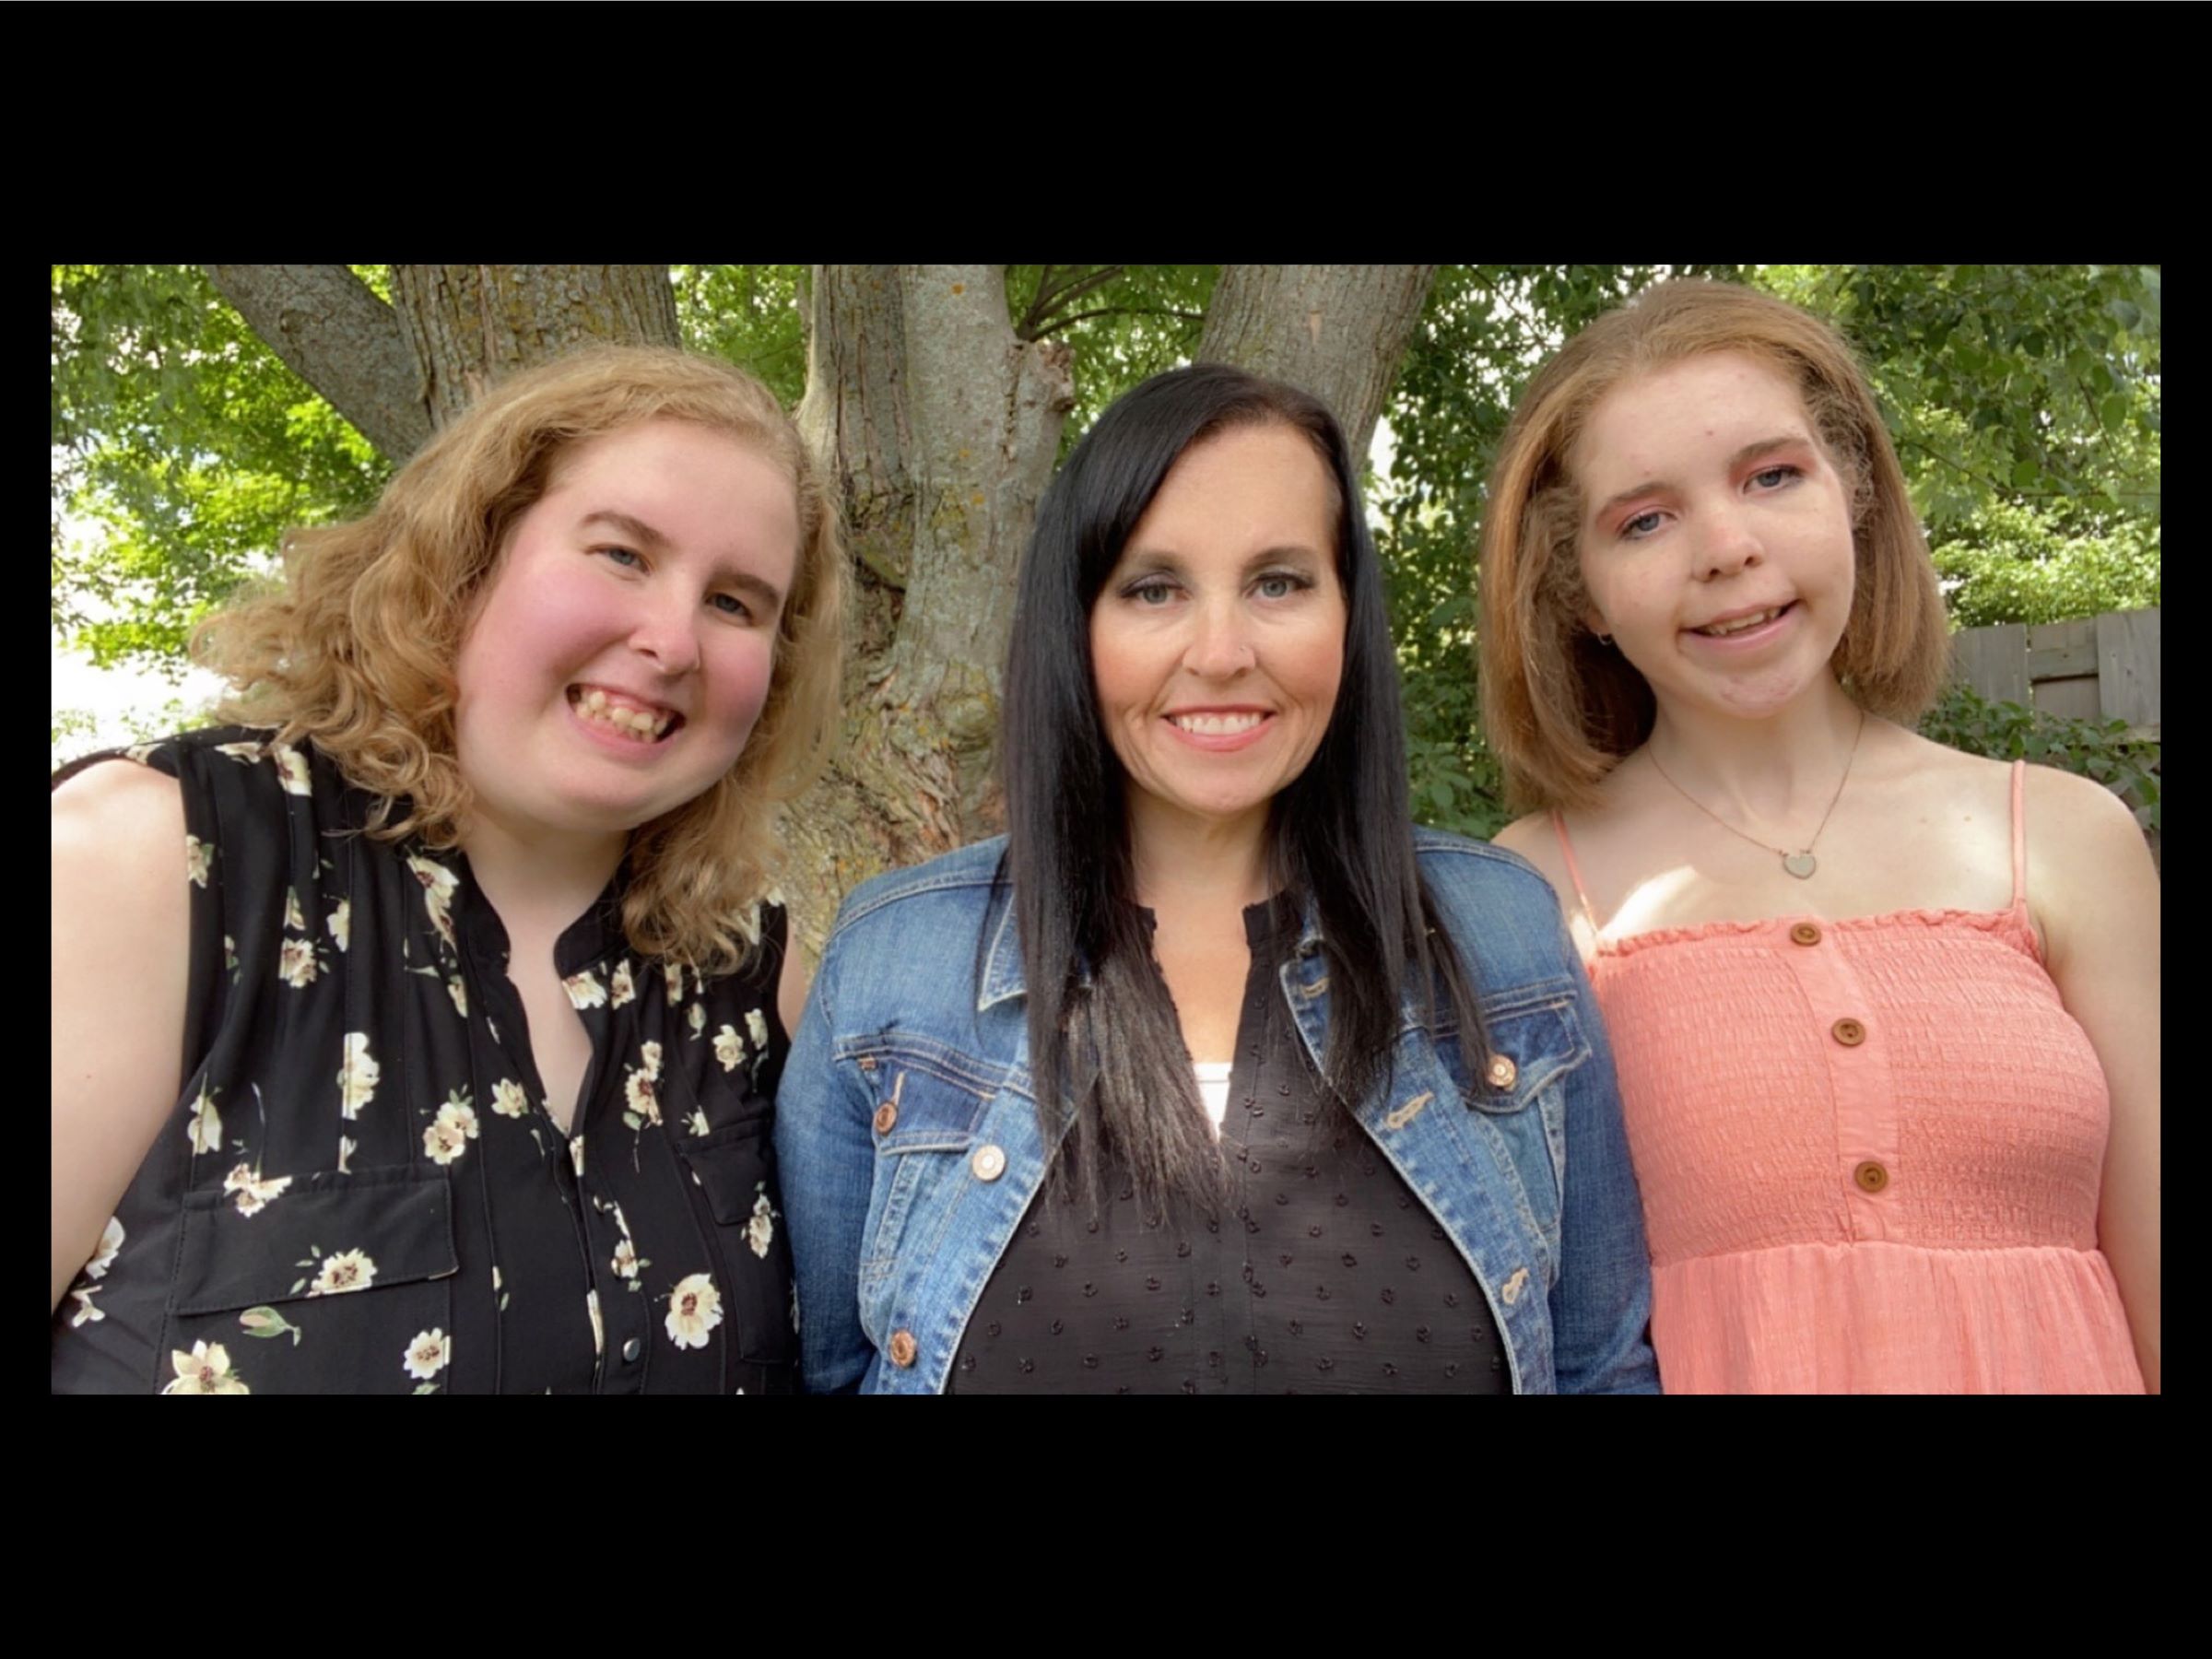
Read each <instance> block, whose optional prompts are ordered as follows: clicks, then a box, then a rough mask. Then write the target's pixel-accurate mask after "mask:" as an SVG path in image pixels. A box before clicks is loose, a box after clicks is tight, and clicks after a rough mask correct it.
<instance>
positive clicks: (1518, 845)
mask: <svg viewBox="0 0 2212 1659" xmlns="http://www.w3.org/2000/svg"><path fill="white" fill-rule="evenodd" d="M1490 842H1491V844H1492V845H1493V846H1500V847H1503V848H1504V849H1505V850H1506V851H1507V852H1508V853H1519V854H1520V855H1521V856H1522V857H1524V858H1525V859H1527V860H1528V862H1529V863H1530V864H1533V865H1535V866H1536V868H1537V869H1539V870H1541V871H1543V872H1544V874H1545V875H1546V876H1547V877H1549V878H1550V880H1551V883H1552V885H1553V886H1554V887H1557V886H1559V884H1560V883H1561V882H1563V881H1565V880H1566V879H1567V865H1566V862H1565V860H1563V859H1562V858H1560V856H1559V835H1558V833H1557V832H1556V831H1555V830H1553V829H1552V827H1551V814H1550V813H1548V812H1532V813H1530V814H1529V815H1528V816H1527V817H1526V818H1515V819H1514V820H1513V821H1512V823H1510V824H1508V825H1507V826H1506V827H1505V828H1504V829H1502V830H1499V831H1498V833H1497V834H1495V835H1493V836H1491V837H1490Z"/></svg>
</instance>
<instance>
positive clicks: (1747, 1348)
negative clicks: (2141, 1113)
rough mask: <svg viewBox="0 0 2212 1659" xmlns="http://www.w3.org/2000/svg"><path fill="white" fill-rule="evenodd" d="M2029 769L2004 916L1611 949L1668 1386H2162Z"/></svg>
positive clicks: (2043, 1389)
mask: <svg viewBox="0 0 2212 1659" xmlns="http://www.w3.org/2000/svg"><path fill="white" fill-rule="evenodd" d="M2025 775H2026V774H2025V771H2024V769H2023V768H2022V767H2020V766H2018V765H2016V766H2015V767H2014V769H2013V776H2012V902H2011V904H2010V906H2009V907H2008V908H2006V909H2005V910H2002V911H1992V912H1975V911H1956V910H1945V911H1926V910H1917V911H1898V912H1890V913H1888V914H1884V915H1877V916H1856V917H1852V918H1849V919H1847V920H1841V921H1834V920H1830V919H1829V918H1826V917H1821V916H1810V915H1804V916H1783V917H1776V918H1774V919H1771V920H1768V921H1760V922H1712V923H1706V924H1702V925H1700V926H1694V927H1677V928H1665V929H1661V930H1659V931H1656V932H1653V933H1644V934H1637V935H1632V936H1630V937H1627V938H1623V939H1619V940H1616V941H1608V942H1605V943H1601V945H1600V946H1599V947H1598V953H1597V956H1596V959H1595V960H1594V962H1593V963H1592V964H1591V981H1592V983H1593V984H1594V987H1595V989H1596V992H1597V996H1598V1001H1599V1003H1600V1005H1601V1006H1603V1008H1604V1010H1605V1015H1606V1029H1607V1030H1608V1031H1609V1032H1610V1034H1611V1036H1612V1041H1613V1050H1614V1054H1615V1056H1616V1058H1617V1060H1618V1065H1619V1070H1620V1092H1621V1103H1622V1110H1623V1112H1624V1113H1625V1115H1626V1119H1627V1124H1628V1132H1629V1142H1630V1150H1631V1152H1632V1153H1633V1155H1634V1159H1635V1165H1636V1174H1637V1179H1638V1181H1639V1182H1640V1183H1641V1187H1642V1190H1643V1204H1644V1216H1645V1220H1646V1223H1647V1230H1648V1232H1649V1235H1650V1241H1651V1249H1652V1280H1653V1284H1652V1341H1653V1347H1654V1348H1655V1349H1656V1350H1657V1353H1658V1357H1659V1371H1660V1377H1661V1380H1662V1382H1664V1383H1665V1387H1666V1389H1667V1391H1668V1392H1669V1393H1671V1394H1719V1393H1765V1394H1773V1393H1832V1394H1845V1393H1853V1394H1858V1393H1866V1394H1872V1393H1926V1394H1998V1393H2008V1394H2021V1393H2134V1394H2139V1393H2141V1392H2142V1390H2143V1377H2142V1372H2141V1371H2140V1369H2139V1368H2138V1366H2137V1364H2136V1355H2135V1347H2134V1345H2133V1343H2132V1341H2131V1340H2130V1337H2129V1334H2128V1324H2127V1316H2126V1313H2125V1312H2124V1309H2123V1308H2122V1305H2121V1301H2120V1293H2119V1288H2118V1286H2117V1285H2116V1284H2115V1283H2114V1281H2113V1278H2112V1268H2111V1266H2110V1265H2108V1264H2107V1263H2106V1261H2105V1259H2104V1256H2103V1254H2102V1253H2100V1251H2099V1249H2098V1248H2097V1205H2098V1191H2099V1184H2100V1176H2101V1174H2102V1169H2103V1162H2104V1147H2105V1140H2106V1136H2107V1133H2108V1129H2109V1123H2110V1114H2111V1100H2110V1097H2109V1094H2108V1092H2107V1088H2106V1085H2105V1078H2104V1070H2103V1067H2102V1066H2101V1065H2100V1064H2099V1062H2098V1059H2097V1053H2096V1051H2095V1049H2093V1048H2092V1047H2091V1046H2090V1043H2089V1040H2088V1034H2087V1033H2086V1032H2084V1031H2083V1030H2082V1029H2081V1027H2080V1025H2079V1024H2077V1022H2076V1020H2075V1019H2074V1017H2073V1016H2072V1015H2070V1014H2069V1013H2067V1012H2066V1010H2065V1006H2064V1005H2063V1004H2062V1003H2061V1002H2060V1000H2059V994H2058V988H2057V986H2056V985H2054V984H2053V982H2052V980H2051V976H2050V975H2049V974H2048V973H2046V972H2045V971H2044V970H2043V966H2042V960H2041V951H2040V948H2039V947H2038V944H2037V941H2036V937H2035V932H2034V928H2033V926H2032V924H2030V919H2029V914H2028V902H2027V834H2026V824H2025V820H2024V818H2023V817H2022V803H2021V788H2022V782H2023V779H2024V777H2025ZM1553 824H1554V827H1555V828H1556V829H1557V830H1558V831H1559V843H1560V846H1561V848H1562V850H1563V851H1564V853H1565V854H1566V861H1567V868H1568V873H1569V875H1570V876H1571V877H1572V879H1573V881H1574V886H1575V893H1576V896H1577V898H1578V899H1580V900H1581V901H1582V906H1583V913H1584V914H1585V915H1588V916H1590V917H1591V920H1592V925H1593V927H1594V926H1595V924H1596V923H1595V916H1594V912H1592V911H1591V909H1590V901H1589V897H1588V895H1587V894H1586V893H1584V892H1583V878H1582V872H1581V870H1580V869H1579V868H1578V867H1577V866H1576V864H1575V860H1574V851H1573V848H1572V846H1571V843H1569V841H1568V839H1567V830H1566V826H1565V824H1564V822H1563V821H1561V820H1560V819H1559V818H1558V816H1557V815H1556V814H1555V815H1554V818H1553Z"/></svg>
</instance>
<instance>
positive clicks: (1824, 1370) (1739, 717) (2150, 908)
mask: <svg viewBox="0 0 2212 1659" xmlns="http://www.w3.org/2000/svg"><path fill="white" fill-rule="evenodd" d="M1482 596H1483V639H1482V649H1483V665H1482V666H1483V696H1484V707H1485V717H1486V721H1487V724H1488V735H1489V739H1490V742H1491V744H1492V746H1493V747H1494V749H1495V751H1496V752H1497V754H1498V755H1499V756H1500V759H1502V761H1503V762H1504V765H1505V767H1506V771H1507V775H1508V779H1509V784H1510V787H1511V790H1512V794H1513V796H1514V798H1515V800H1516V802H1517V804H1518V805H1519V806H1522V807H1523V808H1524V809H1532V810H1530V813H1529V816H1528V817H1525V818H1522V819H1520V820H1519V821H1518V822H1516V823H1514V824H1513V825H1512V826H1511V827H1510V828H1509V829H1508V830H1506V831H1505V832H1504V833H1503V834H1501V835H1500V837H1499V841H1500V844H1502V845H1504V846H1507V847H1510V848H1512V850H1514V851H1516V852H1519V853H1524V854H1526V855H1527V856H1528V857H1529V858H1530V859H1532V860H1534V861H1535V863H1536V864H1537V865H1539V866H1540V867H1541V868H1542V869H1544V870H1545V872H1546V873H1547V875H1548V876H1549V877H1551V880H1552V882H1553V885H1554V886H1555V887H1556V888H1558V889H1559V894H1560V897H1561V899H1562V900H1563V901H1564V902H1565V904H1566V905H1567V907H1568V909H1569V912H1570V914H1571V918H1572V924H1573V928H1574V931H1575V934H1576V936H1577V940H1578V942H1579V944H1580V947H1581V948H1582V951H1583V957H1584V959H1585V961H1586V962H1587V964H1588V966H1589V968H1590V971H1591V976H1592V980H1593V982H1594V985H1595V988H1596V991H1597V994H1598V997H1599V1001H1600V1003H1601V1004H1602V1005H1603V1006H1604V1009H1605V1013H1606V1025H1607V1027H1608V1029H1609V1030H1610V1031H1611V1033H1612V1037H1613V1042H1614V1048H1615V1053H1616V1055H1617V1057H1618V1064H1619V1069H1620V1082H1621V1093H1622V1100H1623V1107H1624V1111H1625V1112H1626V1115H1627V1120H1628V1128H1629V1136H1630V1147H1631V1149H1632V1151H1633V1154H1634V1158H1635V1163H1636V1171H1637V1176H1638V1180H1639V1182H1640V1183H1641V1189H1642V1194H1643V1199H1644V1206H1645V1218H1646V1222H1647V1226H1648V1231H1649V1235H1650V1241H1651V1246H1652V1251H1653V1326H1652V1335H1653V1346H1654V1347H1655V1348H1656V1350H1657V1353H1658V1359H1659V1366H1660V1373H1661V1377H1662V1380H1663V1381H1664V1382H1665V1387H1666V1388H1667V1390H1668V1392H1670V1393H1699V1392H1713V1391H1790V1392H1808V1391H1821V1392H1861V1391H1864V1392H1900V1391H1922V1392H2000V1391H2003V1392H2029V1391H2112V1392H2133V1391H2137V1390H2140V1389H2142V1388H2143V1387H2144V1386H2145V1384H2146V1382H2147V1383H2148V1385H2149V1386H2150V1387H2151V1388H2152V1389H2154V1390H2155V1389H2156V1388H2157V1387H2158V1383H2159V891H2158V882H2157V877H2156V876H2155V875H2154V873H2153V871H2152V868H2151V865H2150V860H2149V857H2148V854H2147V851H2146V849H2145V847H2144V844H2143V840H2142V837H2141V835H2140V834H2139V833H2138V832H2137V830H2136V826H2135V823H2134V821H2133V819H2132V818H2131V817H2130V816H2129V814H2128V812H2127V810H2126V808H2125V807H2124V806H2122V805H2121V804H2120V803H2119V802H2118V801H2117V800H2116V799H2115V798H2114V797H2113V796H2112V795H2111V794H2109V793H2107V792H2106V791H2104V790H2103V789H2101V788H2100V787H2098V786H2097V785H2096V784H2094V783H2091V782H2086V781H2085V780H2082V779H2080V778H2077V777H2074V776H2070V775H2068V774H2065V773H2062V772H2058V771H2050V770H2047V769H2045V768H2041V767H2023V766H2017V765H2016V766H2012V767H2006V766H2004V765H2001V764H1999V763H1996V762H1993V761H1988V760H1983V759H1976V758H1973V757H1971V756H1967V755H1963V754H1959V753H1957V752H1955V751H1953V750H1951V749H1947V748H1944V747H1940V746H1938V745H1935V744H1933V743H1930V742H1928V741H1926V740H1925V739H1924V738H1922V737H1920V736H1918V735H1915V734H1914V732H1913V731H1912V720H1913V719H1914V718H1915V717H1916V716H1917V715H1918V714H1919V712H1921V711H1922V710H1923V709H1924V707H1925V706H1926V705H1927V703H1928V702H1929V701H1930V700H1932V699H1933V697H1934V696H1935V692H1936V690H1937V689H1938V688H1939V687H1940V685H1941V683H1942V680H1943V677H1944V674H1945V669H1946V665H1947V638H1946V632H1945V618H1944V613H1943V608H1942V605H1941V601H1940V599H1939V597H1938V594H1937V591H1936V584H1935V571H1934V570H1933V567H1932V566H1931V564H1930V561H1929V559H1928V554H1927V549H1926V546H1925V544H1924V540H1923V538H1922V535H1921V532H1920V529H1919V526H1918V524H1917V523H1916V522H1915V519H1914V515H1913V512H1912V505H1911V502H1910V500H1908V498H1907V496H1906V492H1905V486H1904V480H1903V477H1902V475H1901V473H1900V469H1899V466H1898V463H1897V458H1896V455H1895V453H1894V452H1893V451H1892V449H1891V447H1890V443H1889V440H1888V435H1887V433H1886V432H1885V431H1884V429H1883V427H1882V423H1881V420H1880V417H1879V414H1878V412H1877V408H1876V406H1875V403H1874V399H1873V397H1872V395H1871V394H1870V392H1869V390H1868V388H1867V385H1866V382H1865V378H1864V376H1863V375H1862V374H1861V373H1860V371H1859V370H1858V368H1857V366H1856V364H1855V363H1853V360H1852V358H1851V355H1850V353H1849V351H1848V349H1847V348H1846V347H1844V346H1843V345H1842V343H1841V341H1840V340H1839V339H1838V338H1837V337H1836V336H1835V335H1834V334H1833V333H1832V332H1831V331H1830V329H1829V328H1828V327H1827V326H1826V325H1825V324H1821V323H1819V322H1817V321H1816V320H1814V319H1813V318H1811V317H1809V316H1807V315H1806V314H1805V313H1804V312H1799V311H1797V310H1795V309H1794V308H1793V307H1791V306H1788V305H1785V304H1783V303H1782V302H1781V301H1778V300H1771V299H1769V298H1766V297H1764V296H1761V295H1759V294H1757V293H1754V292H1752V291H1750V290H1748V289H1745V288H1735V287H1731V286H1726V285H1721V284H1709V283H1700V282H1674V283H1666V284H1662V285H1661V286H1659V287H1657V288H1653V289H1652V290H1650V291H1648V292H1647V293H1645V294H1643V295H1641V296H1640V297H1639V298H1638V299H1637V300H1634V301H1632V302H1631V303H1630V304H1629V305H1628V306H1626V307H1624V308H1623V309H1621V310H1619V311H1617V312H1612V313H1610V314H1609V315H1607V316H1606V317H1605V318H1603V319H1601V320H1600V321H1599V322H1598V323H1596V324H1594V325H1593V326H1592V327H1590V328H1589V329H1587V330H1586V331H1584V332H1583V334H1582V335H1579V336H1577V337H1576V338H1575V339H1573V340H1572V341H1571V342H1569V343H1568V345H1567V346H1566V347H1564V348H1563V349H1562V350H1561V351H1560V352H1559V354H1558V355H1557V356H1556V357H1555V358H1553V359H1551V361H1550V362H1549V363H1547V364H1546V365H1545V367H1544V368H1543V369H1542V370H1540V371H1538V373H1537V374H1536V376H1535V379H1534V380H1533V381H1532V382H1530V384H1529V387H1528V389H1527V391H1526V392H1525V394H1524V395H1523V398H1522V400H1521V404H1520V406H1519V408H1518V410H1517V411H1516V413H1515V415H1514V418H1513V420H1512V425H1511V427H1510V428H1509V429H1508V431H1507V434H1506V436H1505V439H1504V441H1503V442H1502V444H1501V446H1500V452H1499V454H1498V457H1497V461H1496V464H1495V467H1494V470H1493V475H1492V480H1491V492H1490V500H1489V506H1488V516H1487V520H1486V524H1485V527H1484V535H1483V543H1482Z"/></svg>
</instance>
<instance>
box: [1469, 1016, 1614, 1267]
mask: <svg viewBox="0 0 2212 1659" xmlns="http://www.w3.org/2000/svg"><path fill="white" fill-rule="evenodd" d="M1482 1017H1483V1025H1484V1028H1485V1030H1484V1035H1485V1036H1486V1037H1487V1038H1488V1049H1487V1051H1486V1052H1485V1053H1482V1054H1480V1055H1468V1054H1465V1053H1462V1052H1461V1045H1460V1043H1459V1041H1458V1039H1457V1038H1456V1036H1453V1037H1451V1038H1447V1039H1446V1040H1445V1041H1442V1042H1441V1043H1440V1044H1439V1045H1438V1046H1439V1048H1440V1050H1441V1053H1442V1057H1443V1060H1444V1065H1445V1070H1446V1072H1447V1073H1448V1075H1449V1076H1450V1077H1451V1078H1452V1081H1453V1085H1454V1086H1455V1087H1457V1088H1458V1089H1459V1091H1460V1098H1461V1099H1462V1100H1465V1102H1466V1103H1467V1105H1468V1106H1470V1107H1471V1108H1473V1109H1474V1110H1475V1111H1476V1112H1478V1113H1480V1114H1481V1116H1482V1117H1483V1118H1484V1119H1485V1120H1486V1121H1487V1122H1488V1123H1489V1124H1491V1125H1492V1126H1493V1127H1494V1128H1495V1129H1496V1130H1497V1131H1498V1132H1499V1133H1500V1138H1501V1139H1502V1141H1503V1143H1504V1146H1505V1147H1506V1149H1507V1151H1508V1153H1509V1155H1510V1156H1511V1158H1512V1165H1513V1169H1514V1172H1515V1173H1516V1174H1517V1175H1518V1176H1519V1177H1520V1180H1521V1183H1522V1187H1523V1189H1524V1194H1525V1195H1526V1198H1527V1201H1528V1204H1529V1208H1530V1213H1531V1215H1532V1216H1533V1217H1534V1218H1535V1220H1536V1221H1537V1223H1538V1225H1539V1226H1541V1227H1542V1228H1543V1229H1544V1230H1545V1231H1546V1232H1547V1234H1548V1233H1556V1231H1557V1229H1558V1227H1559V1213H1560V1207H1561V1206H1562V1204H1563V1202H1564V1200H1565V1195H1566V1191H1567V1090H1566V1082H1567V1079H1568V1078H1569V1077H1571V1076H1572V1075H1573V1074H1574V1072H1575V1071H1576V1070H1577V1069H1578V1068H1580V1067H1581V1066H1582V1065H1583V1064H1585V1063H1586V1062H1587V1061H1588V1060H1589V1058H1590V1039H1589V1037H1588V1036H1587V1035H1586V1034H1585V1033H1584V1032H1583V1023H1582V1016H1581V1013H1580V1011H1579V1008H1578V1006H1577V1003H1576V999H1575V994H1574V987H1573V986H1572V985H1571V984H1570V983H1568V982H1565V981H1555V982H1546V983H1544V984H1539V985H1534V986H1529V987H1526V988H1524V989H1521V990H1516V991H1513V992H1509V993H1507V994H1504V995H1502V996H1500V997H1499V998H1498V999H1497V1000H1496V1002H1495V1003H1492V1004H1487V1005H1486V1006H1484V1008H1483V1011H1482ZM1500 1062H1503V1063H1504V1064H1502V1065H1501V1064H1500ZM1509 1067H1510V1071H1509ZM1505 1077H1510V1079H1511V1080H1510V1081H1505V1082H1502V1083H1501V1082H1500V1078H1505Z"/></svg>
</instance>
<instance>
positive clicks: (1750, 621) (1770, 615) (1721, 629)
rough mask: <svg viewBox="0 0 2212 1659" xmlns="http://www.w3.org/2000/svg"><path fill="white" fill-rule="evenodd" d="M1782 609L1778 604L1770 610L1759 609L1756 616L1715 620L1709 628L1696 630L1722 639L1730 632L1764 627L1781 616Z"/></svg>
mask: <svg viewBox="0 0 2212 1659" xmlns="http://www.w3.org/2000/svg"><path fill="white" fill-rule="evenodd" d="M1782 610H1783V607H1781V606H1776V607H1775V608H1774V609H1772V610H1767V611H1761V612H1759V615H1758V616H1756V617H1738V618H1736V619H1735V621H1733V622H1716V623H1715V624H1713V625H1712V627H1711V628H1700V629H1698V630H1697V631H1698V632H1700V633H1701V634H1703V635H1705V636H1706V637H1707V638H1708V639H1712V640H1724V639H1726V638H1727V637H1728V636H1729V635H1730V634H1735V633H1742V632H1743V631H1744V629H1747V628H1760V627H1764V626H1765V625H1766V624H1767V623H1769V622H1771V621H1773V620H1774V618H1777V617H1779V616H1781V615H1782Z"/></svg>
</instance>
